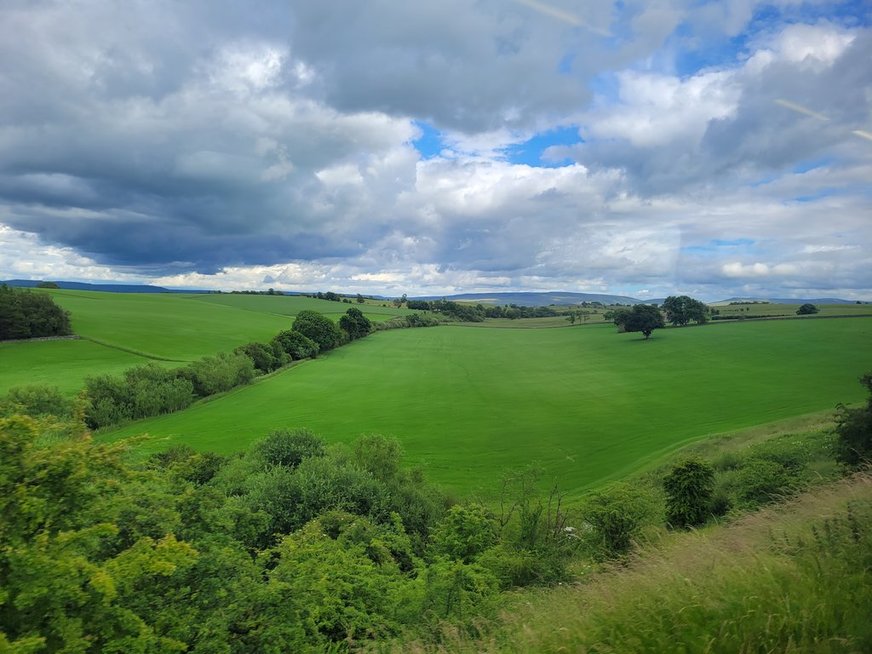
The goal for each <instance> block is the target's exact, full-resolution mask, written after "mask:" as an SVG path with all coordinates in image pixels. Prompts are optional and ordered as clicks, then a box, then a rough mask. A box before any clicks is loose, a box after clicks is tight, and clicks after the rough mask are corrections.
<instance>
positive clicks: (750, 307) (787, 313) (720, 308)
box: [711, 303, 872, 319]
mask: <svg viewBox="0 0 872 654" xmlns="http://www.w3.org/2000/svg"><path fill="white" fill-rule="evenodd" d="M800 306H801V305H799V304H774V303H773V304H726V305H720V304H719V305H712V306H711V308H712V310H713V311H717V312H718V313H717V314H714V315H715V316H716V317H719V318H721V319H723V318H737V319H741V318H743V317H748V318H753V317H764V318H797V317H799V316H797V315H796V310H797V309H799V307H800ZM815 306H816V307H817V308H818V309H820V313H817V314H813V315H816V316H829V317H832V316H869V315H872V304H817V305H815ZM801 317H802V318H804V319H808V318H809V317H812V316H801Z"/></svg>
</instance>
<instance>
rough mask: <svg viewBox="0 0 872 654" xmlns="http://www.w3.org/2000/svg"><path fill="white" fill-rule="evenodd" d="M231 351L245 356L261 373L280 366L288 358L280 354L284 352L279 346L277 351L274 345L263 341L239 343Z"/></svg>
mask: <svg viewBox="0 0 872 654" xmlns="http://www.w3.org/2000/svg"><path fill="white" fill-rule="evenodd" d="M233 353H234V354H244V355H245V356H247V357H248V358H249V359H251V362H252V363H253V364H254V368H255V370H257V371H259V372H260V373H262V374H266V373H268V372H272V371H273V370H277V369H278V368H281V367H282V366H283V365H284V364H285V363H286V362H287V360H286V359H289V358H288V357H286V356H285V357H282V356H280V355H282V354H284V352H282V350H281V349H280V348H279V349H278V351H277V350H276V348H275V347H273V346H271V345H265V344H264V343H247V344H246V345H240V346H239V347H237V348H236V349H235V350H233Z"/></svg>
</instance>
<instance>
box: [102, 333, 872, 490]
mask: <svg viewBox="0 0 872 654" xmlns="http://www.w3.org/2000/svg"><path fill="white" fill-rule="evenodd" d="M870 341H872V319H865V318H858V319H844V320H838V319H833V320H791V321H770V322H757V323H744V324H742V323H728V324H721V325H717V324H715V325H711V326H707V327H702V328H687V329H671V330H661V331H658V332H656V333H655V335H654V336H653V337H652V339H651V340H650V341H644V340H642V339H641V338H640V337H639V335H638V334H621V335H618V334H616V333H615V330H614V328H613V327H612V326H607V325H602V326H600V325H589V326H586V327H581V328H574V329H542V330H523V329H487V328H482V327H477V328H467V327H437V328H430V329H412V330H397V331H391V332H384V333H377V334H374V335H372V336H370V337H368V338H367V339H365V340H363V341H359V342H356V343H353V344H351V345H349V346H347V347H344V348H341V349H339V350H337V351H335V352H332V353H330V354H329V355H328V356H326V357H323V358H320V359H317V360H314V361H310V362H306V363H303V364H302V365H299V366H296V367H294V368H293V369H290V370H288V371H285V372H282V373H279V374H277V375H274V376H272V377H270V378H268V379H264V380H262V381H260V382H258V383H256V384H254V385H253V386H250V387H245V388H241V389H237V390H235V391H232V392H230V393H228V394H227V395H225V396H223V397H217V398H215V399H213V400H211V401H207V402H204V403H201V404H198V405H195V406H193V407H191V408H189V409H187V410H185V411H183V412H180V413H176V414H171V415H166V416H161V417H158V418H154V419H149V420H145V421H142V422H139V423H135V424H132V425H128V426H127V427H125V428H123V429H116V430H114V431H109V432H106V433H104V434H103V435H102V436H100V437H101V438H107V439H116V438H119V437H123V436H131V435H136V434H142V433H148V434H150V435H152V436H153V437H155V440H154V441H153V442H152V443H150V444H148V445H147V446H146V448H147V449H159V448H163V447H166V446H168V445H170V444H176V443H187V444H189V445H191V446H193V447H195V448H198V449H204V450H213V451H217V452H222V453H230V452H234V451H236V450H239V449H241V448H243V447H244V446H245V445H247V444H248V443H250V442H251V441H252V440H255V439H258V438H261V437H262V436H264V435H265V434H266V433H267V432H268V431H270V430H272V429H276V428H281V427H290V428H295V427H306V428H309V429H311V430H313V431H314V432H316V433H318V434H320V435H322V436H323V437H324V438H326V439H327V440H329V441H349V440H352V439H353V438H355V437H357V436H358V435H360V434H366V433H382V434H386V435H391V436H396V437H397V438H399V439H400V440H401V441H402V442H403V444H404V446H405V448H406V451H407V454H408V457H409V459H410V460H411V461H412V462H415V463H418V464H421V465H422V466H424V468H425V469H426V471H427V473H428V475H429V476H430V477H431V478H432V479H434V480H436V481H437V482H440V483H442V484H444V485H445V486H446V487H447V488H449V489H451V490H453V491H455V492H457V493H459V494H475V493H479V492H481V493H487V492H490V491H492V490H493V489H494V488H495V486H496V485H497V484H498V480H499V478H500V476H501V474H502V473H503V472H505V471H510V470H516V469H518V468H520V467H522V466H524V465H526V464H528V463H530V462H538V463H539V464H541V465H542V467H543V469H544V470H545V472H546V477H547V478H549V479H556V480H557V481H559V483H560V485H561V488H563V489H564V490H569V491H573V492H578V491H581V490H583V489H585V488H588V487H591V486H595V485H597V484H600V483H602V482H603V481H605V480H607V479H610V478H614V477H617V476H621V475H624V474H626V473H627V472H629V471H630V470H632V469H636V468H638V467H640V466H642V465H644V464H645V463H647V462H650V461H652V460H654V459H656V458H658V457H660V456H662V455H663V454H665V453H666V452H667V451H669V450H671V449H674V448H676V447H677V446H679V445H681V444H684V443H686V442H689V441H691V440H694V439H699V438H702V437H704V436H706V435H709V434H715V433H721V432H725V431H731V430H736V429H742V428H745V427H749V426H752V425H758V424H762V423H767V422H771V421H775V420H779V419H783V418H786V417H790V416H796V415H800V414H805V413H811V412H816V411H823V410H828V409H831V408H833V407H834V406H835V405H836V404H837V403H838V402H848V403H849V402H854V401H859V400H860V399H862V397H863V389H862V388H861V386H860V385H859V384H858V383H857V378H858V377H859V376H860V375H861V374H862V373H864V372H865V371H868V370H870V369H872V348H870V347H869V343H870Z"/></svg>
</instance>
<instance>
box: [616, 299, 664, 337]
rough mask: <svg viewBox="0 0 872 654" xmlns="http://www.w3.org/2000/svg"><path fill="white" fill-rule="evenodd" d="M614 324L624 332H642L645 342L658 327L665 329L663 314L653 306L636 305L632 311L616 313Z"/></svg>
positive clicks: (626, 310) (625, 310)
mask: <svg viewBox="0 0 872 654" xmlns="http://www.w3.org/2000/svg"><path fill="white" fill-rule="evenodd" d="M614 321H615V324H616V325H617V326H618V327H621V328H623V330H624V331H625V332H642V333H643V334H644V335H645V340H647V339H648V338H650V337H651V332H653V331H654V330H655V329H657V328H658V327H665V326H666V323H664V322H663V314H662V313H660V309H658V308H657V307H655V306H654V305H653V304H636V305H634V306H633V308H632V309H624V310H621V311H616V312H615V316H614Z"/></svg>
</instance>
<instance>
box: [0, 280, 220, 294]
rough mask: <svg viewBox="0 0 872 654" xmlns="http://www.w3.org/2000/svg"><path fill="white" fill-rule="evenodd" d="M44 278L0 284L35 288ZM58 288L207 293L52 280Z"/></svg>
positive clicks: (145, 286)
mask: <svg viewBox="0 0 872 654" xmlns="http://www.w3.org/2000/svg"><path fill="white" fill-rule="evenodd" d="M43 281H44V280H41V279H8V280H6V281H0V284H6V285H8V286H16V287H18V288H36V287H37V285H39V284H41V283H42V282H43ZM45 281H53V280H45ZM54 283H55V284H57V285H58V287H59V288H62V289H66V290H70V291H106V292H110V293H208V292H209V291H188V290H185V291H176V290H172V289H169V288H163V287H162V286H148V285H147V284H120V283H118V284H113V283H107V284H87V283H85V282H60V281H56V282H54Z"/></svg>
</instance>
